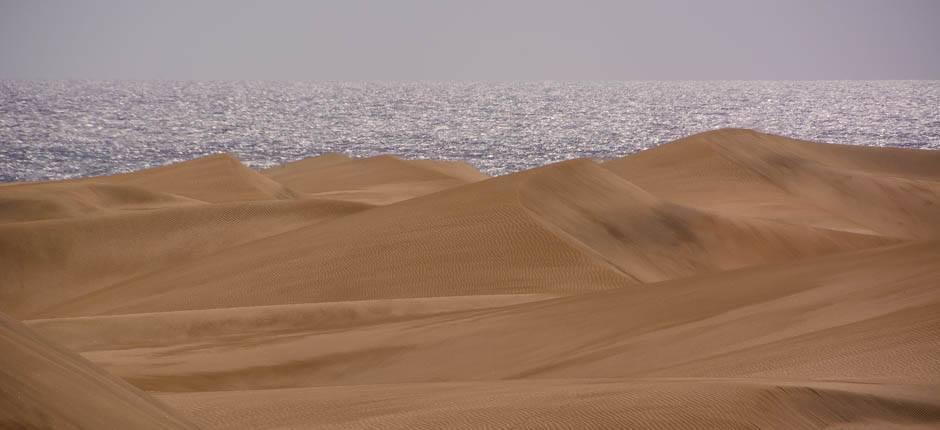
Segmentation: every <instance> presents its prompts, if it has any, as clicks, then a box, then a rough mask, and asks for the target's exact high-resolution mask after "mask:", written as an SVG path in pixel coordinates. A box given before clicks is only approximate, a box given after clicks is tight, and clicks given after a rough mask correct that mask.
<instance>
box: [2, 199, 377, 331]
mask: <svg viewBox="0 0 940 430" xmlns="http://www.w3.org/2000/svg"><path fill="white" fill-rule="evenodd" d="M369 208H371V206H369V205H366V204H362V203H353V202H344V201H331V200H317V199H308V200H279V201H267V202H241V203H224V204H213V205H198V206H193V207H180V208H168V209H155V210H149V211H138V212H133V213H125V214H115V215H107V216H87V217H81V218H71V219H63V220H48V221H37V222H28V223H12V224H5V225H0V264H2V265H3V267H4V268H5V270H3V271H2V272H0V310H2V311H4V312H8V313H10V314H11V315H14V316H17V317H21V318H26V317H32V316H34V315H38V314H40V313H41V312H43V309H46V308H48V307H53V306H55V305H57V304H59V303H62V302H65V301H69V300H73V299H76V298H79V297H82V296H84V295H87V294H89V293H91V292H93V291H96V290H99V289H101V288H105V287H107V286H109V285H112V284H114V283H116V282H119V281H123V280H127V279H131V278H133V277H136V276H142V275H144V274H147V273H151V272H154V271H158V270H160V269H167V268H169V269H170V270H172V269H173V267H174V266H175V265H176V264H181V263H184V262H187V261H191V260H192V259H194V258H198V257H201V256H206V255H210V254H212V253H215V252H219V251H222V250H227V249H230V248H232V247H235V246H238V245H241V244H244V243H248V242H251V241H253V240H257V239H260V238H263V237H267V236H272V235H276V234H279V233H284V232H286V231H290V230H292V229H296V228H300V227H302V226H305V225H310V224H314V223H317V222H321V221H324V220H328V219H333V218H337V217H342V216H345V215H349V214H352V213H355V212H359V211H362V210H366V209H369Z"/></svg>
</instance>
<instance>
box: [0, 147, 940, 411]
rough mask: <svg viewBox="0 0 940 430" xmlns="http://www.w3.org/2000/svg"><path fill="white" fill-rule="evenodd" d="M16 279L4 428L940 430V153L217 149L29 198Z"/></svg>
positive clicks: (14, 224) (8, 257) (15, 239)
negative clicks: (280, 160) (552, 156)
mask: <svg viewBox="0 0 940 430" xmlns="http://www.w3.org/2000/svg"><path fill="white" fill-rule="evenodd" d="M0 268H2V269H3V270H0V312H4V313H6V314H7V315H10V316H12V317H13V318H17V319H20V320H22V323H20V322H16V321H14V320H13V319H12V318H9V317H6V316H3V315H0V344H2V345H0V348H2V350H3V351H5V352H4V354H0V365H2V366H0V367H2V368H3V369H0V379H2V380H0V396H2V397H3V398H2V399H0V428H2V427H4V426H6V427H13V428H19V427H24V426H25V427H27V428H30V427H38V428H194V426H198V427H199V428H220V429H221V428H226V429H227V428H252V429H255V428H257V429H289V428H377V427H380V428H409V429H410V428H480V427H487V428H489V427H492V428H520V427H521V428H703V427H704V428H755V427H756V428H787V429H790V428H807V429H814V428H936V427H937V426H940V359H938V355H937V351H940V152H936V151H912V150H902V149H890V148H867V147H856V146H846V145H831V144H820V143H813V142H806V141H800V140H794V139H788V138H785V137H781V136H773V135H768V134H764V133H759V132H756V131H751V130H738V129H723V130H715V131H710V132H705V133H701V134H698V135H693V136H689V137H687V138H684V139H680V140H678V141H676V142H673V143H668V144H664V145H660V146H658V147H655V148H653V149H650V150H647V151H643V152H640V153H637V154H632V155H629V156H626V157H623V158H620V159H616V160H608V161H604V162H595V161H592V160H569V161H565V162H560V163H555V164H551V165H547V166H543V167H540V168H536V169H532V170H528V171H523V172H518V173H514V174H510V175H505V176H500V177H494V178H489V177H486V176H485V175H483V174H481V173H479V172H478V171H477V170H476V169H474V168H473V167H471V166H469V165H467V164H464V163H460V162H453V161H440V160H406V159H400V158H397V157H394V156H388V155H385V156H377V157H371V158H363V159H355V158H350V157H347V156H345V155H343V154H324V155H321V156H317V157H311V158H306V159H302V160H298V161H294V162H290V163H287V164H285V165H282V166H277V167H273V168H270V169H265V170H261V171H254V170H251V169H249V168H247V167H246V166H243V165H241V164H240V163H239V162H238V161H237V159H235V158H234V157H231V156H227V155H214V156H210V157H204V158H201V159H197V160H191V161H187V162H182V163H177V164H174V165H168V166H161V167H157V168H153V169H146V170H142V171H140V172H131V173H127V174H121V175H114V176H109V177H100V178H83V179H75V180H68V181H58V182H43V183H23V184H4V185H0ZM6 351H11V353H9V354H7V353H6ZM37 375H47V376H44V377H40V376H37ZM10 387H13V388H10ZM53 387H64V389H59V390H55V389H53ZM85 392H87V393H89V394H90V395H87V396H86V395H82V394H81V393H85ZM3 402H6V403H3ZM108 405H112V406H113V405H121V407H120V408H113V409H109V407H108Z"/></svg>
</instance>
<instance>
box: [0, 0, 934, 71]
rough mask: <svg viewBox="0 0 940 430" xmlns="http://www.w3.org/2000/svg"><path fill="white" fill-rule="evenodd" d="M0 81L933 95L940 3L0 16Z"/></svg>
mask: <svg viewBox="0 0 940 430" xmlns="http://www.w3.org/2000/svg"><path fill="white" fill-rule="evenodd" d="M0 78H17V79H62V78H79V79H272V80H279V79H284V80H360V79H375V80H424V79H429V80H452V79H461V80H464V79H471V80H476V79H479V80H541V79H562V80H633V79H940V0H884V1H875V0H805V1H804V0H780V1H759V0H740V1H729V0H716V1H705V0H698V1H692V0H690V1H679V0H660V1H629V0H623V1H565V2H559V1H511V0H503V1H478V0H463V1H443V0H441V1H414V0H400V1H395V0H386V1H349V0H344V1H241V0H228V1H132V0H115V1H81V0H68V1H43V0H21V1H14V0H0Z"/></svg>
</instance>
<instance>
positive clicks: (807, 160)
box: [605, 129, 940, 239]
mask: <svg viewBox="0 0 940 430" xmlns="http://www.w3.org/2000/svg"><path fill="white" fill-rule="evenodd" d="M605 167H607V168H608V169H610V170H611V171H613V172H615V173H617V174H618V175H620V176H621V177H623V178H625V179H627V180H629V181H631V182H633V183H635V184H637V185H638V186H640V187H641V188H643V189H645V190H647V191H649V192H651V193H653V194H656V195H657V196H661V197H663V198H665V199H668V200H670V201H674V202H678V203H681V204H684V205H688V206H692V207H698V208H704V209H708V210H712V211H716V212H721V213H734V214H739V215H747V216H753V217H757V218H767V219H775V220H780V221H785V222H790V223H799V224H806V225H817V226H822V227H827V228H834V229H842V230H848V231H858V232H864V233H870V234H871V233H874V234H881V235H887V236H893V237H900V238H906V239H922V238H926V237H937V234H938V230H937V229H938V223H937V222H936V220H937V219H938V217H940V206H938V205H937V202H938V200H940V182H937V181H938V180H940V173H937V172H940V156H938V154H936V153H935V152H934V151H913V150H903V149H893V148H865V147H854V146H845V145H824V144H818V143H811V142H804V141H798V140H793V139H788V138H784V137H779V136H773V135H768V134H763V133H757V132H754V131H751V130H735V129H729V130H718V131H711V132H706V133H702V134H697V135H693V136H689V137H687V138H684V139H680V140H678V141H676V142H673V143H668V144H665V145H661V146H659V147H656V148H653V149H651V150H649V151H644V152H641V153H639V154H635V155H632V156H629V157H625V158H621V159H617V160H612V161H609V162H607V163H605Z"/></svg>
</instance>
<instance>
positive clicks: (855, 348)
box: [86, 243, 940, 391]
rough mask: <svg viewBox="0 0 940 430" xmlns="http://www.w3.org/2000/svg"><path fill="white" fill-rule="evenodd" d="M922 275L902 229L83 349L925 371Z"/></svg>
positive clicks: (385, 376) (153, 359)
mask: <svg viewBox="0 0 940 430" xmlns="http://www.w3.org/2000/svg"><path fill="white" fill-rule="evenodd" d="M937 285H940V246H938V244H937V243H931V244H911V245H901V246H892V247H886V248H880V249H877V250H867V251H859V252H856V253H846V254H840V255H834V256H830V257H824V258H818V259H814V260H811V261H801V262H792V263H785V264H782V265H777V266H773V267H761V268H752V269H743V270H740V271H732V272H727V273H721V274H716V275H712V276H703V277H697V278H695V279H692V280H676V281H670V282H665V283H660V284H654V285H650V286H649V287H648V288H645V289H618V290H612V291H609V292H604V293H595V294H585V295H579V296H574V297H569V298H560V299H555V300H547V301H539V302H535V303H529V304H519V305H515V306H512V307H508V308H506V307H503V308H499V309H492V310H474V311H466V312H464V313H455V314H447V315H441V316H429V317H427V318H421V319H417V320H413V321H393V322H388V323H382V324H377V325H369V326H364V327H354V328H350V329H347V330H343V331H341V332H334V331H327V332H318V331H316V330H310V329H309V328H300V329H298V330H294V331H292V332H289V333H283V334H282V335H280V336H271V337H267V338H265V339H264V340H263V341H259V342H257V343H255V342H242V341H241V340H235V341H231V342H229V341H226V340H225V339H221V338H218V339H212V340H207V341H201V342H197V341H193V342H189V341H187V342H185V343H183V344H178V345H170V346H163V347H147V348H139V349H136V348H132V349H125V348H123V347H120V349H112V350H107V349H104V348H105V347H104V346H101V347H99V349H98V350H97V351H94V352H89V353H87V354H86V357H88V358H90V359H91V360H92V361H94V362H97V363H100V364H101V365H102V366H104V367H105V368H106V369H108V370H109V371H111V372H113V373H115V374H117V375H120V376H122V377H124V378H126V379H128V380H129V381H132V382H133V383H134V384H136V385H138V386H140V387H144V388H147V389H151V390H156V391H218V390H234V389H247V388H279V387H297V386H305V385H341V384H363V383H378V382H382V383H398V382H431V381H441V380H457V381H459V380H480V379H495V380H502V379H515V378H546V377H551V378H584V377H589V378H598V377H647V376H657V377H660V376H669V377H745V376H761V377H780V378H791V379H806V380H833V379H838V380H858V379H866V378H867V379H870V380H879V381H880V380H885V381H895V382H904V383H910V384H917V383H931V384H940V361H938V360H936V357H935V354H932V353H931V351H936V350H938V349H940V290H938V289H937ZM236 346H237V348H236ZM222 351H225V356H226V358H227V360H226V361H225V362H219V360H218V357H219V354H221V353H222ZM795 351H796V353H794V352H795ZM702 363H708V364H707V365H703V364H702ZM885 363H891V364H890V365H886V364H885Z"/></svg>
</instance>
